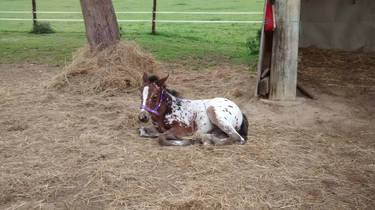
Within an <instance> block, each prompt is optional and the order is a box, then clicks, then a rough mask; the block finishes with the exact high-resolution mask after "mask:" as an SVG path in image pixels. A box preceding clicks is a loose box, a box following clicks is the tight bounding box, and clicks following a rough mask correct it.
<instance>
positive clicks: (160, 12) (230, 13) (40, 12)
mask: <svg viewBox="0 0 375 210" xmlns="http://www.w3.org/2000/svg"><path fill="white" fill-rule="evenodd" d="M1 13H3V14H32V13H39V14H82V12H74V11H73V12H69V11H36V12H33V11H0V14H1ZM155 13H156V14H192V15H194V14H195V15H199V14H202V15H261V14H263V12H163V11H159V12H155ZM116 14H152V12H116Z"/></svg>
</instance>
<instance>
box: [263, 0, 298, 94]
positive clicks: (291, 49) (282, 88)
mask: <svg viewBox="0 0 375 210" xmlns="http://www.w3.org/2000/svg"><path fill="white" fill-rule="evenodd" d="M300 5H301V0H276V1H275V15H276V30H275V31H274V36H273V46H272V64H271V74H270V95H269V98H270V99H271V100H280V101H290V100H295V99H296V91H297V63H298V62H297V58H298V39H299V20H300Z"/></svg>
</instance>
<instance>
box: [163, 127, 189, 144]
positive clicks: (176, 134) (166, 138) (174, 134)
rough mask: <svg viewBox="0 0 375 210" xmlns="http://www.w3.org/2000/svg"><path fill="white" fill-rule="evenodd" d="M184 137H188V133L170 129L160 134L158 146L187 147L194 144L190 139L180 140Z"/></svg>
mask: <svg viewBox="0 0 375 210" xmlns="http://www.w3.org/2000/svg"><path fill="white" fill-rule="evenodd" d="M186 135H188V133H186V132H181V130H178V129H174V128H171V129H169V130H167V131H166V132H164V133H162V134H160V136H159V144H160V145H162V146H188V145H192V144H194V141H193V140H191V139H185V140H182V138H183V136H186Z"/></svg>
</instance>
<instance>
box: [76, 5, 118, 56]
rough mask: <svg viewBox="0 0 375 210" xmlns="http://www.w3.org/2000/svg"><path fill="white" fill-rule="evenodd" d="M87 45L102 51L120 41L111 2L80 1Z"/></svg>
mask: <svg viewBox="0 0 375 210" xmlns="http://www.w3.org/2000/svg"><path fill="white" fill-rule="evenodd" d="M80 2H81V8H82V14H83V18H84V20H85V27H86V36H87V41H88V43H89V45H90V46H91V47H92V48H95V49H103V48H106V47H108V46H109V45H112V44H115V43H116V42H117V41H119V40H120V32H119V28H118V24H117V18H116V14H115V10H114V9H113V5H112V0H80Z"/></svg>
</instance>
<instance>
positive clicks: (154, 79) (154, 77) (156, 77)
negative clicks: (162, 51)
mask: <svg viewBox="0 0 375 210" xmlns="http://www.w3.org/2000/svg"><path fill="white" fill-rule="evenodd" d="M158 80H159V77H158V76H156V75H151V76H149V77H148V81H149V82H150V83H153V82H156V81H158Z"/></svg>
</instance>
